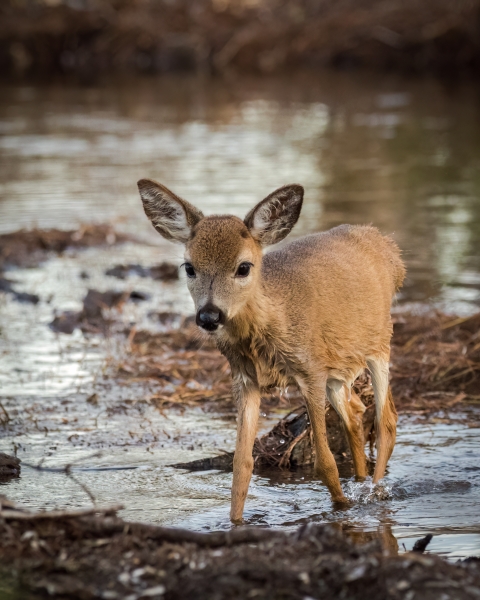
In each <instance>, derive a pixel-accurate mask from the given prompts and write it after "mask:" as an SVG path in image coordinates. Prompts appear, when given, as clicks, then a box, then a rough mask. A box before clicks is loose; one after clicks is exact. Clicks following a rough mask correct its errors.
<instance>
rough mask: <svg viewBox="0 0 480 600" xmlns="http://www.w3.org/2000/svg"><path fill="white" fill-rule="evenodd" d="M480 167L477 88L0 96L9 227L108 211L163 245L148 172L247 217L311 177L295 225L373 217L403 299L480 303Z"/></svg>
mask: <svg viewBox="0 0 480 600" xmlns="http://www.w3.org/2000/svg"><path fill="white" fill-rule="evenodd" d="M479 164H480V103H479V102H478V90H477V89H476V88H474V87H472V86H467V85H465V86H462V85H458V86H457V87H455V88H451V89H450V88H446V87H444V86H442V84H441V83H439V82H435V81H428V80H422V81H405V80H402V79H397V78H394V77H385V76H384V77H381V78H379V77H373V76H372V77H369V76H365V75H362V76H360V75H354V74H345V73H344V74H341V73H340V74H339V73H330V74H323V75H318V76H317V77H315V76H313V75H312V74H311V73H309V74H308V75H301V74H300V75H298V76H292V77H289V78H288V79H285V78H284V79H282V78H280V79H267V80H261V79H252V80H249V79H239V80H232V81H228V82H226V81H217V80H212V79H201V78H192V77H188V78H179V77H172V78H167V77H164V78H160V79H154V78H152V79H146V80H134V81H131V80H127V81H125V82H116V83H105V84H103V85H100V84H99V85H92V86H85V87H81V86H66V87H65V86H64V87H62V86H61V85H50V86H43V87H31V86H30V87H27V86H17V87H4V89H2V94H0V231H10V230H14V229H17V228H18V227H20V226H27V227H29V226H32V225H33V224H37V225H39V226H41V227H46V226H51V227H59V226H60V227H70V226H72V225H75V224H78V222H81V221H92V220H97V221H105V220H110V221H113V222H115V223H117V225H118V226H120V227H122V228H124V229H127V230H129V231H132V232H134V233H137V234H139V235H141V236H142V238H143V239H148V240H151V241H152V243H156V242H157V241H158V237H157V234H155V232H154V231H153V229H152V228H151V227H150V225H149V224H148V222H147V220H146V219H145V216H144V215H143V211H142V209H141V206H140V201H139V198H138V195H137V191H136V185H135V182H136V181H137V179H139V178H141V177H151V178H155V179H158V180H159V181H162V182H163V183H165V184H167V185H168V186H170V187H171V188H173V189H174V190H175V191H176V192H177V193H178V194H180V195H183V196H184V197H185V198H187V199H189V200H190V201H192V202H194V203H196V204H198V206H199V207H201V208H202V210H204V211H205V213H207V214H208V213H212V212H225V211H228V212H233V213H235V214H237V215H239V216H243V215H245V214H246V212H247V210H249V208H250V207H251V206H252V204H253V203H254V202H255V201H258V200H259V199H261V198H262V197H264V196H265V195H266V194H268V193H269V192H270V191H272V190H273V189H275V188H276V187H279V186H280V185H282V184H284V183H286V182H299V183H302V184H303V185H304V186H305V189H306V197H305V204H304V208H303V212H302V216H301V218H300V221H299V223H298V225H297V227H296V229H295V231H294V235H301V234H304V233H307V232H311V231H318V230H322V229H327V228H329V227H331V226H333V225H337V224H339V223H343V222H350V223H368V222H372V223H373V224H375V225H376V226H378V227H380V228H381V229H382V230H383V231H384V232H386V233H394V236H395V239H396V240H397V241H398V243H399V244H400V246H401V247H402V249H403V250H404V253H405V258H406V260H407V263H408V267H409V276H408V279H407V282H406V285H405V287H404V290H403V292H402V295H401V300H403V301H422V302H423V301H435V302H440V303H442V305H443V307H447V308H448V309H450V310H456V311H457V312H458V311H459V310H467V311H468V310H472V308H473V307H476V306H478V303H479V301H480V179H479V177H478V172H479ZM160 251H161V253H164V254H165V253H167V254H168V255H173V256H177V255H178V254H179V251H178V249H177V251H175V249H174V247H173V248H172V247H170V246H166V245H160Z"/></svg>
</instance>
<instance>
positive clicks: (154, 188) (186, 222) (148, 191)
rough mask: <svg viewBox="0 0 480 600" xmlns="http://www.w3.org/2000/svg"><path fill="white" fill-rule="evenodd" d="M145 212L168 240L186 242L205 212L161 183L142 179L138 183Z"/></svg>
mask: <svg viewBox="0 0 480 600" xmlns="http://www.w3.org/2000/svg"><path fill="white" fill-rule="evenodd" d="M137 185H138V190H139V192H140V197H141V198H142V202H143V208H144V210H145V214H146V215H147V217H148V218H149V219H150V221H151V222H152V225H153V226H154V227H155V229H156V230H157V231H158V233H160V234H161V235H163V237H164V238H166V239H167V240H173V241H174V242H182V243H183V244H185V243H186V242H188V240H189V238H190V234H191V231H192V228H193V227H194V226H195V225H196V224H197V223H198V222H199V221H200V219H203V214H202V213H201V212H200V211H199V210H197V209H196V208H195V207H194V206H192V205H191V204H190V203H189V202H187V201H186V200H182V199H181V198H179V197H178V196H176V195H175V194H174V193H173V192H171V191H170V190H169V189H168V188H166V187H165V186H164V185H162V184H161V183H157V182H156V181H152V180H151V179H140V181H139V182H138V183H137Z"/></svg>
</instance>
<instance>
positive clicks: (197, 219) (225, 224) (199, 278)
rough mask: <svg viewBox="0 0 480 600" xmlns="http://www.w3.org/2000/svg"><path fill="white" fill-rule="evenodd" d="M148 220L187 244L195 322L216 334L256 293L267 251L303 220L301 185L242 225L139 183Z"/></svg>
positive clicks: (268, 201)
mask: <svg viewBox="0 0 480 600" xmlns="http://www.w3.org/2000/svg"><path fill="white" fill-rule="evenodd" d="M138 188H139V191H140V196H141V198H142V201H143V207H144V209H145V213H146V215H147V217H148V218H149V219H150V221H151V222H152V225H153V226H154V227H155V229H156V230H157V231H158V232H159V233H160V234H161V235H162V236H163V237H164V238H166V239H168V240H172V241H174V242H180V243H183V244H185V263H184V267H185V272H186V275H187V284H188V289H189V290H190V294H191V295H192V298H193V301H194V303H195V310H196V323H197V325H198V326H199V327H201V328H202V329H204V330H205V331H208V332H211V333H213V332H215V331H217V330H218V329H220V328H222V327H223V326H224V325H225V324H227V323H228V321H229V320H230V319H232V318H233V317H235V315H237V314H238V313H239V312H240V311H241V309H242V307H244V306H245V304H246V303H247V302H248V300H249V298H251V297H252V295H253V294H255V291H256V289H257V288H258V282H259V280H260V277H261V266H262V248H264V247H265V246H269V245H271V244H275V243H277V242H279V241H281V240H283V239H284V238H285V237H286V236H287V235H288V234H289V233H290V231H291V229H292V228H293V226H294V225H295V223H296V222H297V220H298V217H299V215H300V210H301V208H302V201H303V188H302V187H301V186H300V185H295V184H294V185H287V186H284V187H281V188H279V189H278V190H276V191H275V192H273V193H271V194H270V195H269V196H267V197H266V198H265V199H264V200H262V201H261V202H259V203H258V204H257V205H256V206H255V207H254V208H253V209H252V210H251V211H250V212H249V213H248V214H247V216H246V217H245V219H244V220H243V221H242V220H241V219H239V218H238V217H235V216H232V215H214V216H208V217H204V216H203V214H202V213H201V212H200V211H199V210H198V209H197V208H195V207H194V206H192V205H191V204H190V203H189V202H186V201H185V200H182V199H181V198H179V197H178V196H176V195H175V194H174V193H173V192H171V191H170V190H169V189H167V188H166V187H165V186H163V185H161V184H159V183H156V182H155V181H152V180H150V179H141V180H140V181H139V182H138Z"/></svg>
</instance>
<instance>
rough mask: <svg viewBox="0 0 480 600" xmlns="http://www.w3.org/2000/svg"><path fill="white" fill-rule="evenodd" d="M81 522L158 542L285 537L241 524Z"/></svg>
mask: <svg viewBox="0 0 480 600" xmlns="http://www.w3.org/2000/svg"><path fill="white" fill-rule="evenodd" d="M82 525H83V526H84V527H85V526H87V527H88V528H89V530H90V532H91V533H95V534H96V535H101V536H105V535H112V534H116V533H125V534H126V533H131V534H133V535H137V536H140V537H143V538H145V537H146V538H148V539H151V540H155V541H158V542H169V543H178V544H196V545H197V546H202V547H205V548H216V547H219V546H233V545H236V544H258V543H259V542H265V541H269V540H272V539H277V538H279V537H285V536H286V533H285V532H283V531H278V530H275V529H263V528H260V527H241V528H237V529H231V530H230V531H215V532H212V533H200V532H198V531H189V530H188V529H177V528H174V527H159V526H156V525H148V524H146V523H136V522H133V523H132V522H127V523H126V522H125V521H123V520H121V519H118V520H115V521H101V520H99V519H90V520H85V519H84V520H82Z"/></svg>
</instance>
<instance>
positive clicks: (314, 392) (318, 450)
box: [299, 378, 347, 503]
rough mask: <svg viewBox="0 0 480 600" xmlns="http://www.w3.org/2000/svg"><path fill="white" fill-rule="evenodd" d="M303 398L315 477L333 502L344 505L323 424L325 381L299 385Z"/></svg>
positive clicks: (334, 463)
mask: <svg viewBox="0 0 480 600" xmlns="http://www.w3.org/2000/svg"><path fill="white" fill-rule="evenodd" d="M299 383H300V382H299ZM300 389H301V390H302V393H303V395H304V397H305V400H306V403H307V409H308V415H309V417H310V422H311V424H312V430H313V439H314V442H315V454H316V456H315V475H317V476H318V477H319V479H320V480H321V481H322V482H323V483H324V484H325V485H326V486H327V488H328V491H329V492H330V495H331V497H332V500H333V501H334V502H341V503H346V502H347V499H346V498H345V496H344V495H343V491H342V486H341V485H340V477H339V475H338V468H337V464H336V462H335V459H334V458H333V454H332V451H331V450H330V447H329V446H328V440H327V426H326V423H325V408H326V407H325V405H326V379H323V378H321V380H320V381H314V382H309V384H305V383H304V384H303V385H302V384H300Z"/></svg>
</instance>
